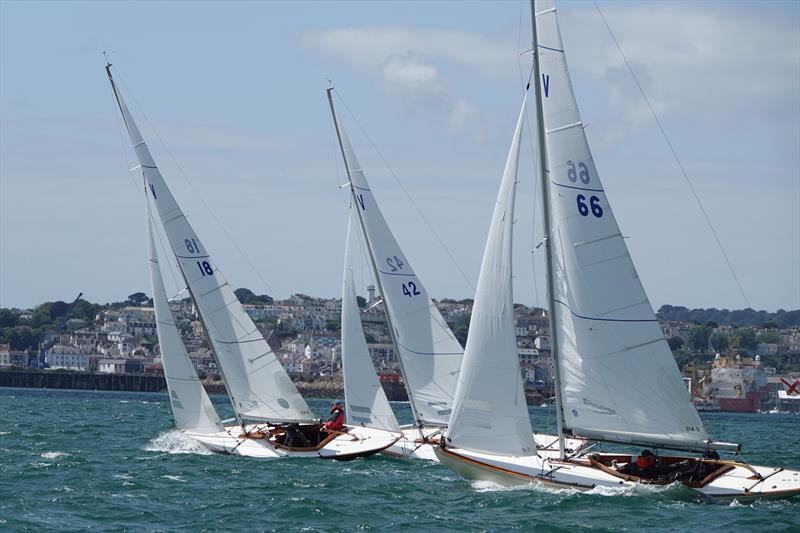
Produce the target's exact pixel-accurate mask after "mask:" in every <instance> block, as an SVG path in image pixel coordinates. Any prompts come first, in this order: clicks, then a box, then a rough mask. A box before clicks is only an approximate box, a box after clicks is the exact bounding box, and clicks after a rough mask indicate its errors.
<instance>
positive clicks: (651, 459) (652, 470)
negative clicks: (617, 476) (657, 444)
mask: <svg viewBox="0 0 800 533" xmlns="http://www.w3.org/2000/svg"><path fill="white" fill-rule="evenodd" d="M619 471H620V472H622V473H623V474H630V475H632V476H637V477H643V478H652V477H654V476H655V474H656V456H655V454H654V453H653V452H652V451H650V450H648V449H644V450H642V453H641V454H639V456H638V457H637V458H636V461H631V462H630V463H628V464H626V465H625V466H623V467H622V468H620V470H619Z"/></svg>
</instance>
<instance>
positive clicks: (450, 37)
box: [302, 26, 516, 133]
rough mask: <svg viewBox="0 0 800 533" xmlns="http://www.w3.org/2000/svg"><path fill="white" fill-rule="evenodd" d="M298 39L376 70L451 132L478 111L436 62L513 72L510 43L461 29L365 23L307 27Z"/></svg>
mask: <svg viewBox="0 0 800 533" xmlns="http://www.w3.org/2000/svg"><path fill="white" fill-rule="evenodd" d="M302 40H303V43H304V44H305V45H306V46H307V47H309V48H312V49H315V50H318V51H320V52H322V53H323V54H325V55H328V56H330V57H332V58H333V59H335V60H337V61H341V62H344V63H345V64H347V65H349V66H351V67H353V68H357V69H360V70H364V71H367V72H370V73H373V74H377V75H379V76H380V77H381V80H382V83H383V85H384V90H385V91H386V93H387V94H390V95H392V96H393V97H396V98H398V99H400V100H401V101H402V102H403V103H404V105H405V106H406V107H407V109H409V111H410V112H415V111H417V110H424V111H425V112H428V113H430V112H434V113H438V114H440V115H442V116H444V119H445V120H446V121H447V124H448V127H449V129H450V131H451V132H453V133H458V132H461V131H463V130H465V129H466V127H467V126H468V124H469V123H470V121H472V120H473V119H474V118H475V117H476V116H477V115H478V112H477V109H476V108H475V106H473V105H472V104H471V103H470V102H469V101H468V100H467V99H466V98H465V97H464V96H462V95H456V94H454V92H453V91H452V89H450V87H451V84H449V83H448V81H447V79H446V78H445V76H444V75H443V74H442V67H444V66H455V67H461V68H467V69H470V70H471V71H472V75H478V76H495V75H497V74H499V73H502V72H505V73H508V72H515V71H516V70H515V69H516V64H515V57H514V50H515V45H514V44H513V43H512V42H510V41H509V42H501V41H497V40H492V39H490V38H488V37H486V36H483V35H480V34H476V33H470V32H465V31H455V30H438V29H413V28H406V27H401V26H367V27H360V28H338V29H330V30H323V31H314V32H307V33H305V34H303V38H302Z"/></svg>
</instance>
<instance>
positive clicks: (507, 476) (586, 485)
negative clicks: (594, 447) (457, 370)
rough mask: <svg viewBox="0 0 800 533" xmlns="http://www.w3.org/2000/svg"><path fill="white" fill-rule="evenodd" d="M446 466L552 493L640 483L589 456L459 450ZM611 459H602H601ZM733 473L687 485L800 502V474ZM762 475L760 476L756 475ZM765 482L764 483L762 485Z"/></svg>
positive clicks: (732, 466) (712, 494)
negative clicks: (562, 458) (565, 458)
mask: <svg viewBox="0 0 800 533" xmlns="http://www.w3.org/2000/svg"><path fill="white" fill-rule="evenodd" d="M435 452H436V455H437V456H438V457H439V460H440V462H441V463H442V464H444V465H445V466H447V467H448V468H450V469H451V470H453V471H454V472H456V473H457V474H459V475H460V476H462V477H464V478H466V479H470V480H485V481H492V482H495V483H499V484H501V485H507V486H513V485H526V484H530V483H541V484H543V485H545V486H548V487H553V488H563V489H574V490H580V491H584V490H590V489H593V488H595V487H600V486H602V487H618V488H619V487H632V486H635V485H637V484H639V483H640V482H638V481H630V480H626V479H622V478H621V477H619V476H616V475H613V474H612V473H609V472H606V471H605V470H603V469H601V468H598V467H596V466H594V465H593V464H592V463H591V462H590V461H589V459H588V455H582V456H579V457H578V458H576V459H573V460H571V461H568V462H562V461H558V460H557V459H556V458H552V459H550V458H545V457H538V456H525V457H506V456H500V455H492V454H487V453H480V452H473V451H468V450H461V449H457V448H447V449H445V450H442V449H441V448H439V447H436V449H435ZM603 455H609V456H610V455H611V454H597V457H602V456H603ZM720 463H721V464H722V463H724V464H725V465H726V466H729V468H726V469H724V470H725V471H724V472H723V473H721V474H720V475H718V476H717V477H715V478H714V479H713V480H711V481H709V482H708V483H706V484H704V485H702V486H690V485H686V486H688V487H689V488H691V489H692V490H694V491H697V492H698V493H700V494H702V495H703V496H706V497H709V498H715V499H726V500H733V499H736V500H739V501H742V500H751V499H756V498H786V497H793V496H794V497H797V496H800V472H798V471H795V470H784V469H781V468H769V467H763V466H751V465H744V464H742V463H735V462H732V461H725V462H720ZM756 474H757V475H756ZM759 476H760V479H759Z"/></svg>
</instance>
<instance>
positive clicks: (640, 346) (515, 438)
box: [436, 0, 800, 500]
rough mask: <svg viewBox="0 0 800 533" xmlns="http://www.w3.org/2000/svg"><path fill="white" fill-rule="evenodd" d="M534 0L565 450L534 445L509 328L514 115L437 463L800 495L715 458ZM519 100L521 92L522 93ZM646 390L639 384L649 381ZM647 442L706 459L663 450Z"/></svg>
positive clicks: (581, 483)
mask: <svg viewBox="0 0 800 533" xmlns="http://www.w3.org/2000/svg"><path fill="white" fill-rule="evenodd" d="M536 5H538V6H539V10H538V11H537V10H536V6H535V5H534V3H533V2H532V3H531V12H532V13H531V18H532V21H533V23H532V28H533V56H534V64H533V80H534V82H535V84H536V86H537V88H538V90H536V105H537V111H538V112H537V129H538V131H539V156H540V157H539V161H540V165H541V169H540V170H541V186H542V198H543V202H542V203H543V208H542V210H543V219H544V234H545V235H544V236H545V240H544V244H545V253H546V261H545V264H546V267H547V282H548V304H549V311H550V328H551V335H550V338H551V346H552V352H553V356H554V358H555V382H556V416H557V423H558V431H559V445H558V447H559V453H558V455H557V456H556V457H543V456H541V455H540V454H538V453H537V451H536V448H535V446H534V444H533V442H532V441H531V439H530V418H529V416H528V412H527V409H526V408H525V407H524V396H522V393H521V391H522V384H521V379H520V370H519V362H518V358H517V356H516V350H515V346H514V345H513V341H514V330H513V312H512V309H513V296H512V276H511V258H512V239H511V235H512V228H513V218H514V217H513V213H514V199H515V192H516V180H517V163H518V157H519V145H520V133H521V127H522V122H523V118H524V110H525V103H524V102H523V109H522V111H521V113H520V115H519V119H518V121H517V126H516V130H515V133H514V137H513V141H512V145H511V150H510V153H509V156H508V161H507V163H506V169H505V172H504V174H503V179H502V182H501V185H500V192H499V193H498V199H497V204H496V206H495V210H494V215H493V217H492V222H491V226H490V229H489V237H488V239H487V242H486V248H485V252H484V257H483V262H482V265H481V272H480V277H479V281H478V290H477V293H476V296H475V305H474V308H473V318H472V321H471V323H470V328H469V336H468V341H467V346H466V350H465V353H464V360H463V363H462V369H461V375H460V379H459V383H458V388H457V390H456V397H455V399H454V403H453V413H452V415H451V417H450V422H449V424H448V428H447V430H446V432H445V438H444V439H443V440H442V441H441V445H440V446H439V447H437V448H436V454H437V456H438V457H439V459H440V461H441V462H442V463H443V464H445V465H446V466H448V467H450V468H451V469H453V470H454V471H455V472H457V473H459V474H460V475H462V476H464V477H466V478H468V479H488V480H492V481H497V482H500V483H504V484H518V483H529V482H541V483H543V484H545V485H548V486H553V487H563V488H573V489H578V490H589V489H591V488H594V487H597V486H607V487H612V486H632V485H635V484H640V483H641V484H650V485H666V484H670V483H676V482H677V483H681V484H683V485H684V486H686V487H688V488H690V489H692V490H694V491H696V492H698V493H699V494H702V495H703V496H706V497H710V498H718V499H738V500H745V499H754V498H762V497H791V496H797V495H800V472H798V471H793V470H788V469H784V468H770V467H762V466H751V465H749V464H746V463H743V462H738V461H732V460H720V459H719V455H718V453H717V450H719V451H730V452H736V453H738V452H739V449H740V446H739V445H738V444H734V443H725V442H717V441H714V440H713V439H711V437H710V436H709V434H708V432H707V430H706V428H705V426H704V424H703V422H702V420H701V419H700V416H699V415H698V413H697V410H696V409H695V407H694V405H693V404H692V401H691V398H690V396H689V393H688V391H687V390H686V388H685V387H684V385H683V380H682V378H681V375H680V372H679V370H678V367H677V364H676V363H675V359H674V357H673V356H672V353H671V351H670V349H669V346H668V345H667V342H666V339H665V338H664V335H663V333H662V331H661V329H660V327H659V325H658V321H657V320H656V318H655V314H654V313H653V310H652V307H651V306H650V302H649V299H648V298H647V295H646V294H645V291H644V288H643V287H642V284H641V282H640V281H639V278H638V275H637V273H636V269H635V267H634V265H633V262H632V260H631V257H630V255H629V253H628V249H627V246H626V244H625V241H624V240H623V237H622V234H621V232H620V229H619V226H618V225H617V222H616V220H615V218H614V215H613V213H612V210H611V206H610V204H609V201H608V198H607V196H606V193H605V191H604V189H603V186H602V183H601V182H600V179H599V177H598V175H597V170H596V168H595V165H594V162H593V160H592V157H591V153H590V151H589V147H588V143H587V141H586V136H585V134H584V131H583V123H582V121H581V119H580V115H579V113H578V108H577V103H576V102H575V98H574V95H573V91H572V86H571V82H570V78H569V72H568V70H567V64H566V59H565V56H564V46H563V43H562V40H561V35H560V31H559V27H558V21H557V18H556V9H555V6H554V4H553V1H552V0H545V1H543V2H538V3H537V4H536ZM526 99H527V96H526ZM645 384H646V385H645ZM567 436H572V437H582V438H586V439H589V440H592V441H595V442H598V443H601V442H610V443H619V444H626V445H631V446H641V447H645V448H646V449H645V450H643V451H642V452H641V453H640V454H639V455H637V456H631V455H623V454H608V453H593V452H592V451H591V450H589V449H584V450H583V451H580V452H578V453H570V452H569V451H568V450H567V446H566V437H567ZM651 448H652V449H657V450H658V449H671V450H681V451H687V452H695V453H702V454H703V455H702V456H701V457H697V456H691V455H685V456H665V457H659V456H658V454H656V453H653V452H652V450H651Z"/></svg>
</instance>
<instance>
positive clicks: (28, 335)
mask: <svg viewBox="0 0 800 533" xmlns="http://www.w3.org/2000/svg"><path fill="white" fill-rule="evenodd" d="M3 336H4V337H5V341H6V342H8V343H9V344H10V345H11V349H12V350H28V349H31V350H36V348H37V347H38V346H39V339H40V336H41V335H40V333H39V332H38V331H37V330H35V329H33V328H32V327H30V326H17V327H15V328H8V329H6V330H4V332H3Z"/></svg>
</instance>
